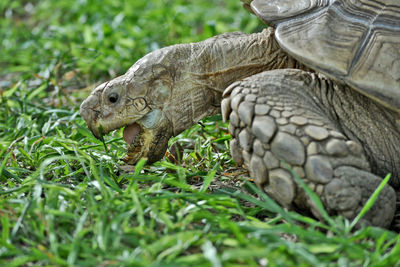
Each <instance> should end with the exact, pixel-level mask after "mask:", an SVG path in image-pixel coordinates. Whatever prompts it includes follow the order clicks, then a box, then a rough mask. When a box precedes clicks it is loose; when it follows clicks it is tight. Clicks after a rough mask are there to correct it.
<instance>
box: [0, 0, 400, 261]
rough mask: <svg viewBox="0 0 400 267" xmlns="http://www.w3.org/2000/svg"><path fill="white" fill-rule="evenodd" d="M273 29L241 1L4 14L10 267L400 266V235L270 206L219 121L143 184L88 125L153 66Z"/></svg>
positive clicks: (4, 209) (6, 255)
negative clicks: (234, 157) (127, 78)
mask: <svg viewBox="0 0 400 267" xmlns="http://www.w3.org/2000/svg"><path fill="white" fill-rule="evenodd" d="M262 27H264V26H263V25H262V24H260V22H258V20H257V18H255V17H254V16H252V15H250V14H248V13H247V12H246V11H245V10H244V9H242V8H241V5H240V2H239V0H227V1H222V0H214V1H212V0H206V1H205V0H203V1H200V0H193V1H185V0H177V1H172V0H149V1H138V0H130V1H129V0H121V1H114V0H104V1H93V0H77V1H72V0H63V1H53V0H40V1H39V0H36V1H34V0H32V1H27V0H2V1H1V2H0V102H1V103H0V223H1V224H0V227H1V228H0V265H1V266H150V265H151V266H267V265H268V266H294V265H297V266H337V265H339V266H369V265H371V266H400V265H399V258H400V239H399V236H398V235H397V234H394V233H392V232H390V231H386V230H381V229H376V228H363V229H360V230H357V231H353V232H351V231H350V229H351V227H350V226H349V224H350V223H349V222H346V221H345V220H343V219H341V218H329V217H327V218H326V223H322V222H318V221H315V220H314V219H312V218H308V217H303V216H300V215H298V214H296V213H294V212H287V211H284V210H282V209H281V208H280V207H279V206H277V205H276V204H275V203H274V202H273V201H272V200H270V199H268V198H267V197H266V196H265V195H263V194H262V193H260V192H259V191H258V190H257V189H256V188H255V187H254V186H253V185H252V184H251V183H248V182H247V181H248V180H250V179H249V178H247V177H246V174H245V173H243V172H241V170H240V169H237V168H236V167H235V165H234V163H233V162H232V161H231V159H230V156H229V153H228V145H227V143H228V140H229V138H230V137H229V135H228V134H227V129H226V124H223V123H222V122H221V121H220V120H219V117H218V116H217V117H212V118H208V119H206V120H204V121H203V122H202V124H201V125H200V124H199V125H195V126H194V127H192V128H191V129H189V130H188V131H186V132H184V133H183V134H181V135H180V136H179V137H176V138H174V140H171V142H178V143H179V144H181V145H182V147H184V148H185V153H184V155H183V157H182V159H180V162H179V163H176V162H170V161H168V160H166V159H164V160H162V161H160V162H158V163H156V164H153V165H152V166H144V165H143V162H141V163H140V164H138V165H137V166H136V168H132V169H131V171H130V172H128V170H127V168H126V167H124V166H123V164H122V162H121V161H120V158H121V157H122V156H123V155H124V151H125V144H124V142H123V141H122V140H121V139H122V138H121V133H120V131H117V132H116V133H114V134H113V135H109V136H107V138H106V140H105V142H104V143H102V142H101V141H99V140H97V139H95V138H94V137H93V136H92V135H91V133H90V132H89V131H88V129H87V128H86V126H85V124H84V122H83V120H82V119H81V118H80V115H79V113H78V109H79V105H80V103H81V101H82V100H83V99H84V98H85V97H86V96H87V95H88V94H89V92H90V90H91V89H92V88H93V87H94V86H95V85H97V84H99V83H101V82H103V81H106V80H108V79H111V78H113V77H115V76H117V75H119V74H122V73H124V72H125V71H126V70H127V69H128V68H129V67H130V66H131V65H132V64H133V63H134V62H135V61H136V60H137V59H139V58H140V57H142V56H143V55H145V54H146V53H148V52H150V51H153V50H155V49H157V48H160V47H163V46H166V45H171V44H175V43H183V42H194V41H200V40H203V39H205V38H208V37H210V36H213V35H215V34H219V33H223V32H227V31H237V30H241V31H244V32H253V31H258V30H260V29H261V28H262ZM193 136H195V138H191V139H190V138H189V137H193ZM245 191H247V192H249V193H251V194H247V193H245ZM257 195H258V196H257ZM316 201H317V200H316Z"/></svg>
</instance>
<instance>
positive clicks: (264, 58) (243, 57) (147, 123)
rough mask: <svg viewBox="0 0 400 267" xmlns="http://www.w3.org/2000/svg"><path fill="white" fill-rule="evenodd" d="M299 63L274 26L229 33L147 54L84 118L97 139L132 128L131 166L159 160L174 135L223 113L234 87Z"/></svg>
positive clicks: (99, 95) (93, 98)
mask: <svg viewBox="0 0 400 267" xmlns="http://www.w3.org/2000/svg"><path fill="white" fill-rule="evenodd" d="M298 65H299V64H298V63H297V62H296V61H295V60H294V59H292V58H291V57H289V56H287V55H286V54H285V53H284V52H283V51H282V50H281V49H280V48H279V46H278V44H277V43H276V41H275V39H274V33H273V29H271V28H269V29H266V30H264V31H263V32H261V33H255V34H244V33H226V34H222V35H218V36H215V37H212V38H210V39H207V40H205V41H202V42H199V43H191V44H179V45H174V46H170V47H165V48H162V49H159V50H156V51H154V52H152V53H150V54H148V55H146V56H144V57H143V58H142V59H140V60H139V61H137V62H136V63H135V64H134V65H133V66H132V67H131V68H130V69H129V70H128V71H127V72H126V73H125V74H124V75H122V76H120V77H117V78H115V79H113V80H111V81H109V82H106V83H104V84H102V85H100V86H98V87H97V88H96V89H95V90H94V91H93V92H92V94H91V95H90V96H89V97H88V99H86V100H85V101H84V102H83V103H82V105H81V114H82V117H83V118H84V119H85V120H86V122H87V124H88V126H89V128H90V129H91V130H92V132H93V133H94V135H95V136H97V137H99V136H100V135H101V132H100V131H99V129H100V128H101V129H102V132H103V133H108V132H110V131H112V130H115V129H118V128H121V127H124V126H126V127H125V130H124V139H125V140H126V141H127V142H128V144H129V148H128V156H127V158H126V159H125V161H126V162H128V163H130V164H135V163H136V162H137V161H138V160H139V159H140V158H141V157H147V158H149V159H151V160H149V162H154V161H157V160H159V159H160V158H161V157H162V156H163V155H164V152H165V150H166V147H167V143H168V139H169V138H170V137H172V136H173V135H177V134H179V133H180V132H182V131H183V130H185V129H187V128H189V127H190V126H192V125H193V124H195V123H197V122H198V121H199V120H200V119H202V118H204V117H206V116H209V115H212V114H216V113H219V112H220V102H221V97H222V92H223V91H224V89H225V88H226V87H228V86H229V85H230V84H231V83H233V82H234V81H237V80H240V79H242V78H245V77H248V76H250V75H253V74H256V73H259V72H262V71H265V70H271V69H276V68H290V67H298ZM137 125H138V126H137ZM139 126H140V127H139ZM139 128H140V129H139ZM138 133H139V134H138Z"/></svg>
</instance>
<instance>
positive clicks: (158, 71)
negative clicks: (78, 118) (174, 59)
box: [80, 50, 173, 164]
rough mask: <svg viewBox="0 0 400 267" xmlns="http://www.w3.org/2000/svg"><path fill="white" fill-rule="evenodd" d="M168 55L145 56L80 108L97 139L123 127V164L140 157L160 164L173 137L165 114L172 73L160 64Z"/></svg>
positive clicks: (94, 92) (164, 52)
mask: <svg viewBox="0 0 400 267" xmlns="http://www.w3.org/2000/svg"><path fill="white" fill-rule="evenodd" d="M167 52H168V51H163V50H157V51H155V52H153V53H150V54H148V55H146V56H145V57H143V58H142V59H140V60H139V61H138V62H136V63H135V64H134V65H133V66H132V67H131V68H130V69H129V70H128V71H127V73H125V74H124V75H122V76H119V77H117V78H115V79H113V80H111V81H108V82H105V83H103V84H101V85H99V86H98V87H96V88H95V89H94V90H93V91H92V93H91V94H90V96H89V97H88V98H87V99H86V100H85V101H84V102H83V103H82V105H81V107H80V113H81V115H82V117H83V118H84V120H85V121H86V123H87V125H88V127H89V129H90V130H91V131H92V133H93V134H94V135H95V136H96V137H97V138H100V137H101V136H102V135H103V134H107V133H109V132H110V131H113V130H115V129H119V128H122V127H124V131H123V136H124V140H125V141H126V142H127V143H128V153H127V156H126V157H125V158H124V161H126V162H127V163H129V164H135V163H136V162H137V161H138V160H139V159H140V158H143V157H146V158H147V159H148V162H154V161H157V160H159V159H160V158H162V156H163V155H164V152H165V150H166V148H167V144H168V140H169V138H170V137H171V136H172V135H173V127H172V124H171V123H170V122H169V119H168V116H167V115H166V114H165V112H164V106H165V105H167V103H168V99H169V98H170V96H171V92H172V85H173V82H172V79H171V73H172V72H173V70H172V69H171V68H169V67H168V65H165V64H162V62H163V61H164V60H163V59H166V58H165V57H166V55H167V54H168V53H167ZM167 61H168V60H167Z"/></svg>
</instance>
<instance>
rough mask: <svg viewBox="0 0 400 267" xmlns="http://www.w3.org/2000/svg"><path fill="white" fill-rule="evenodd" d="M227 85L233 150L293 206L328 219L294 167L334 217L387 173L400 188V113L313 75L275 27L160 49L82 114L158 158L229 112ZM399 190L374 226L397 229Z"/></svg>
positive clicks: (95, 96) (383, 204) (381, 203)
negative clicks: (177, 139)
mask: <svg viewBox="0 0 400 267" xmlns="http://www.w3.org/2000/svg"><path fill="white" fill-rule="evenodd" d="M278 69H279V70H278ZM257 73H258V74H257ZM246 77H247V78H246ZM235 81H236V82H235ZM227 87H228V88H227ZM225 88H227V89H226V91H225V93H224V97H225V99H224V100H223V101H222V114H223V117H224V118H225V119H230V126H229V130H230V132H231V134H232V137H233V139H232V142H231V153H232V156H233V157H234V159H235V161H236V162H237V163H239V164H242V163H243V164H244V165H245V166H246V167H247V168H248V169H249V171H250V173H251V175H252V176H253V177H254V178H255V182H256V184H257V186H259V187H260V188H261V189H262V190H264V191H265V192H267V193H268V194H270V195H271V196H272V197H273V198H275V199H276V200H277V201H278V202H279V203H281V204H282V205H283V206H285V207H288V208H295V209H300V210H305V211H311V212H313V213H314V214H315V215H316V216H317V217H319V218H320V217H321V216H320V214H318V212H317V211H316V210H315V208H314V206H313V203H312V202H310V201H309V199H308V197H307V196H306V194H305V193H304V192H303V191H302V190H301V188H300V187H299V186H298V185H297V184H296V182H295V181H294V179H293V178H292V176H291V173H290V172H289V171H288V170H287V166H289V167H290V168H291V169H292V170H293V171H294V172H295V173H296V174H297V175H298V176H299V177H301V178H302V179H303V180H304V181H305V182H306V183H307V184H308V185H309V186H310V187H311V188H312V189H313V190H314V191H315V192H316V193H317V194H318V195H319V196H320V197H321V199H322V201H323V203H324V205H325V208H326V209H327V210H328V212H329V213H330V214H339V215H343V216H345V217H346V218H349V219H351V218H354V216H355V215H356V214H357V213H358V211H359V210H360V209H361V208H362V206H363V205H364V203H365V201H366V200H367V199H368V197H369V196H370V195H371V194H372V192H373V191H374V190H375V188H376V187H377V185H378V184H379V183H380V181H381V178H380V177H381V176H383V175H385V174H386V173H387V172H392V179H391V185H392V186H393V187H395V188H396V189H398V188H399V181H400V177H399V176H398V175H399V174H400V172H399V171H398V170H399V169H400V163H399V161H398V159H399V158H400V145H399V142H398V140H400V130H399V129H400V123H399V119H398V118H400V114H398V113H396V112H393V111H390V110H389V109H387V108H385V107H383V106H380V105H379V104H376V103H375V102H373V101H372V100H370V99H369V98H367V97H364V96H362V95H361V94H359V93H357V92H355V91H354V90H352V89H351V88H349V87H347V86H344V85H339V84H337V83H335V82H334V81H332V80H330V79H328V78H326V77H325V76H323V75H321V74H316V73H312V72H310V71H309V70H308V69H307V68H305V67H304V66H303V65H302V64H300V63H298V62H296V61H295V60H294V59H293V58H291V57H290V56H288V55H287V54H286V53H285V52H283V51H282V50H281V49H280V48H279V46H278V44H277V43H276V41H275V39H274V33H273V30H272V29H270V28H269V29H267V30H264V31H263V32H262V33H258V34H250V35H247V34H242V33H228V34H223V35H220V36H216V37H213V38H210V39H208V40H205V41H203V42H200V43H195V44H186V45H176V46H171V47H166V48H163V49H160V50H157V51H155V52H152V53H150V54H148V55H146V56H145V57H143V58H142V59H141V60H139V61H138V62H137V63H135V64H134V65H133V66H132V67H131V68H130V69H129V70H128V72H127V73H126V74H124V75H122V76H120V77H118V78H116V79H114V80H112V81H109V82H107V83H104V84H102V85H100V86H98V87H97V88H96V89H95V90H94V91H93V92H92V94H91V95H90V96H89V97H88V99H87V100H85V102H84V103H83V104H82V106H81V114H82V116H83V118H84V119H85V120H86V122H87V124H88V126H89V128H90V129H91V130H92V132H93V133H94V135H95V136H97V137H98V136H100V134H101V133H100V131H99V129H100V128H101V129H102V132H103V133H107V132H110V131H112V130H114V129H118V128H121V127H124V126H126V127H125V131H126V136H130V137H127V138H126V140H129V141H130V142H131V143H130V144H129V148H128V153H127V157H126V158H125V161H126V162H127V163H130V164H135V163H136V162H137V161H138V160H139V159H140V158H142V157H147V158H148V161H149V162H154V161H157V160H159V159H160V158H161V157H162V156H163V155H164V152H165V150H166V147H167V142H168V139H169V138H170V137H171V136H173V135H177V134H179V133H180V132H181V131H183V130H184V129H186V128H188V127H190V126H191V125H193V124H194V123H196V122H197V121H198V120H200V119H201V118H203V117H205V116H208V115H211V114H215V113H218V112H220V108H219V103H220V101H221V99H222V92H223V91H224V89H225ZM132 133H134V134H132ZM124 136H125V133H124ZM392 186H386V187H385V189H384V190H383V192H382V193H381V195H380V197H379V198H378V200H377V202H376V203H375V205H374V207H373V208H372V210H371V211H370V212H369V213H368V214H367V216H366V217H365V218H364V221H365V222H366V223H369V224H372V225H376V226H383V227H388V226H389V225H390V223H391V221H392V219H393V216H394V212H395V209H396V208H395V202H396V196H395V191H394V189H393V187H392Z"/></svg>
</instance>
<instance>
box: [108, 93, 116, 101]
mask: <svg viewBox="0 0 400 267" xmlns="http://www.w3.org/2000/svg"><path fill="white" fill-rule="evenodd" d="M108 100H109V101H110V102H111V103H116V102H117V101H118V94H117V93H111V94H109V95H108Z"/></svg>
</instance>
